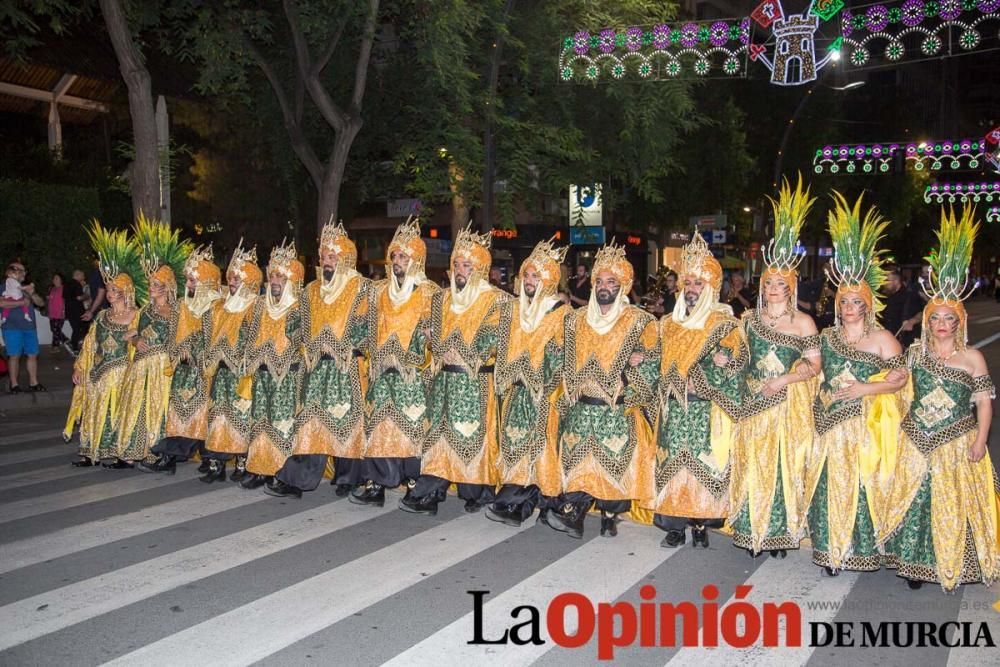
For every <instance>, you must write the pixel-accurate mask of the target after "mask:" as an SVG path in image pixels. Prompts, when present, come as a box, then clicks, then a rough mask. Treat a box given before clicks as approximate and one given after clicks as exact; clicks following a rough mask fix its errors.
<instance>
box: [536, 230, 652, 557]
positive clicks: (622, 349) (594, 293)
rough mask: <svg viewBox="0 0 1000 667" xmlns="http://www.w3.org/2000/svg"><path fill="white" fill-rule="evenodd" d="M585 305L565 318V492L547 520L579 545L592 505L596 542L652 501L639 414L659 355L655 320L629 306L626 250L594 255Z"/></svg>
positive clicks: (648, 446) (646, 438)
mask: <svg viewBox="0 0 1000 667" xmlns="http://www.w3.org/2000/svg"><path fill="white" fill-rule="evenodd" d="M592 275H593V282H592V288H591V293H590V301H589V302H588V303H587V306H586V307H585V308H580V309H578V310H576V311H574V312H571V313H569V314H567V316H566V324H565V327H566V331H565V336H566V340H565V348H564V352H563V358H564V360H565V361H564V363H563V389H564V392H565V393H564V394H563V395H562V397H561V398H560V411H561V415H562V418H561V420H560V425H559V449H560V454H561V464H562V475H563V493H562V494H561V495H560V496H559V499H558V502H557V504H558V506H557V507H556V508H554V509H553V510H550V511H549V512H548V513H547V518H546V519H545V520H546V522H547V523H548V525H549V526H551V527H552V528H554V529H556V530H558V531H561V532H566V533H567V534H569V535H570V536H571V537H575V538H577V539H579V538H582V537H583V520H584V517H585V516H586V514H587V512H588V510H589V509H590V507H591V505H594V504H596V506H597V508H598V509H599V510H601V535H606V536H608V537H614V536H615V535H617V534H618V529H617V527H616V522H617V515H618V514H620V513H622V512H628V511H629V509H630V508H631V505H632V501H633V500H645V501H647V502H648V500H649V498H650V497H651V496H652V493H653V488H652V472H653V470H652V466H651V465H650V461H652V460H653V459H654V456H655V453H654V449H655V443H654V442H653V439H652V434H651V433H650V428H649V423H648V417H647V415H646V414H644V411H643V408H644V407H645V406H648V405H650V404H651V403H652V398H653V385H654V383H655V381H656V375H657V373H656V367H657V358H658V357H659V354H660V344H659V335H658V332H657V327H656V320H655V319H654V318H653V316H652V315H650V314H648V313H646V312H644V311H642V310H640V309H639V308H637V307H636V306H633V305H630V304H629V302H628V296H627V294H628V293H629V292H630V291H631V289H632V281H633V276H634V272H633V269H632V265H631V264H629V262H628V260H627V259H626V258H625V249H624V248H623V247H620V246H615V245H614V244H611V245H608V246H604V247H603V248H601V249H600V250H599V251H598V252H597V256H596V257H595V261H594V269H593V272H592Z"/></svg>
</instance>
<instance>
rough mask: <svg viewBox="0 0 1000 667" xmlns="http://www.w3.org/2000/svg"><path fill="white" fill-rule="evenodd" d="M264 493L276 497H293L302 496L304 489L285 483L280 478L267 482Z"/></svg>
mask: <svg viewBox="0 0 1000 667" xmlns="http://www.w3.org/2000/svg"><path fill="white" fill-rule="evenodd" d="M264 493H266V494H267V495H269V496H274V497H275V498H286V497H288V496H291V497H293V498H301V497H302V489H299V488H296V487H294V486H291V485H290V484H285V483H284V482H282V481H281V480H280V479H276V480H274V481H273V482H272V483H271V484H266V485H265V486H264Z"/></svg>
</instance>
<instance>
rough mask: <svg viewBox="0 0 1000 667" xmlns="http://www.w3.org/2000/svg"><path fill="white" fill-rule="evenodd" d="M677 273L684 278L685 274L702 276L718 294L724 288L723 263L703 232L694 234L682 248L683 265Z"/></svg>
mask: <svg viewBox="0 0 1000 667" xmlns="http://www.w3.org/2000/svg"><path fill="white" fill-rule="evenodd" d="M677 273H678V275H679V276H680V277H681V279H682V280H683V278H684V276H694V277H696V278H700V279H701V280H703V281H705V282H706V283H708V284H709V285H711V286H712V289H714V290H715V292H716V294H718V292H719V290H720V289H722V265H721V264H719V260H717V259H715V257H714V256H713V255H712V251H711V250H710V249H709V247H708V243H706V242H705V237H703V236H702V235H701V234H698V233H695V234H693V235H692V237H691V242H690V243H688V244H687V245H686V246H684V247H683V248H682V249H681V267H680V270H679V271H678V272H677Z"/></svg>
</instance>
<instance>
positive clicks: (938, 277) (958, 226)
mask: <svg viewBox="0 0 1000 667" xmlns="http://www.w3.org/2000/svg"><path fill="white" fill-rule="evenodd" d="M978 233H979V222H978V221H976V207H975V206H965V207H963V208H962V216H961V218H956V217H955V209H954V208H953V207H951V206H949V207H948V210H947V211H945V209H944V207H943V206H942V207H941V229H940V230H938V231H937V232H936V234H937V237H938V243H939V244H940V245H939V247H938V250H937V252H931V254H930V255H929V256H928V257H925V258H924V259H926V260H927V263H928V264H930V266H931V274H930V280H929V281H928V282H929V284H928V285H925V286H924V291H926V292H927V294H928V296H930V297H931V298H934V299H938V300H951V301H962V300H963V299H965V298H966V297H967V296H968V294H966V293H965V288H966V287H967V283H968V277H969V264H971V263H972V245H973V244H974V243H975V242H976V235H977V234H978Z"/></svg>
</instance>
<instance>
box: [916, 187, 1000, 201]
mask: <svg viewBox="0 0 1000 667" xmlns="http://www.w3.org/2000/svg"><path fill="white" fill-rule="evenodd" d="M994 201H1000V182H994V183H986V182H980V183H935V184H933V185H928V186H927V187H926V188H925V189H924V202H926V203H928V204H941V203H944V202H948V203H950V204H954V203H959V202H960V203H963V204H965V203H972V204H977V203H980V202H984V203H987V204H990V203H992V202H994Z"/></svg>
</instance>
